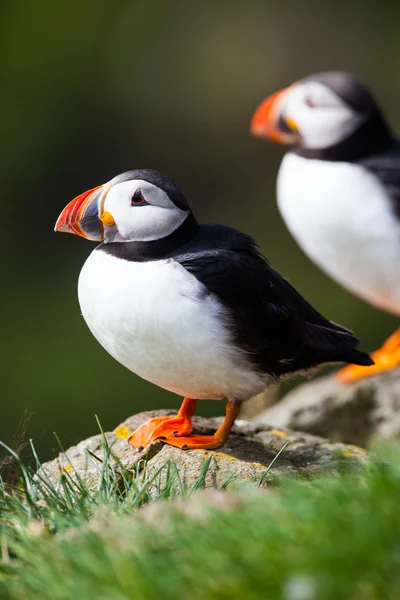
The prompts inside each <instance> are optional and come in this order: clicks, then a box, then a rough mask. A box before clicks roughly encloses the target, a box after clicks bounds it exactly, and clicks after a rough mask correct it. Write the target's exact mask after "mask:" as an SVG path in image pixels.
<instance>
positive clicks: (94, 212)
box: [54, 184, 111, 242]
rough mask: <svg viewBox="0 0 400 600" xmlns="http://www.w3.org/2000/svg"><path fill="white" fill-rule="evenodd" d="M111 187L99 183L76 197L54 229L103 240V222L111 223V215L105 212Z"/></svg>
mask: <svg viewBox="0 0 400 600" xmlns="http://www.w3.org/2000/svg"><path fill="white" fill-rule="evenodd" d="M110 187H111V186H110V184H105V185H99V186H98V187H95V188H93V189H91V190H88V191H87V192H84V193H83V194H80V196H77V197H76V198H74V199H73V200H72V201H71V202H70V203H69V204H67V206H66V207H65V208H64V210H63V211H62V213H61V214H60V216H59V217H58V219H57V222H56V224H55V227H54V231H64V232H66V233H74V234H75V235H80V236H81V237H84V238H86V239H87V240H92V241H94V242H101V241H102V240H103V239H104V226H103V222H104V223H105V224H107V225H109V224H111V222H110V217H111V215H110V214H109V213H103V206H104V201H105V198H106V196H107V193H108V191H109V189H110ZM104 216H106V219H104ZM107 218H108V222H107Z"/></svg>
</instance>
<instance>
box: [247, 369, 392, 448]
mask: <svg viewBox="0 0 400 600" xmlns="http://www.w3.org/2000/svg"><path fill="white" fill-rule="evenodd" d="M254 422H255V423H257V425H259V426H260V427H261V426H263V427H264V426H266V424H269V425H271V426H274V427H289V428H293V429H296V430H299V431H304V432H307V433H311V434H315V435H321V436H323V437H326V438H329V439H330V440H334V441H341V442H345V443H352V444H357V445H360V446H367V445H368V444H369V443H370V442H371V441H372V440H373V439H375V438H382V439H390V438H399V437H400V369H394V370H392V371H388V372H386V373H382V374H380V375H376V376H374V377H367V378H365V379H362V380H360V381H358V382H355V383H353V384H350V385H345V384H341V383H339V382H338V381H337V380H336V379H335V378H334V377H332V376H327V377H321V378H319V379H316V380H314V381H312V382H311V383H305V384H302V385H300V386H298V387H296V388H295V389H294V390H292V391H291V392H289V393H288V394H287V395H286V396H285V397H284V398H283V399H282V400H281V401H280V402H279V403H278V404H276V405H274V406H273V407H270V408H268V409H266V410H264V411H263V412H261V413H260V414H259V415H257V416H256V417H255V418H254Z"/></svg>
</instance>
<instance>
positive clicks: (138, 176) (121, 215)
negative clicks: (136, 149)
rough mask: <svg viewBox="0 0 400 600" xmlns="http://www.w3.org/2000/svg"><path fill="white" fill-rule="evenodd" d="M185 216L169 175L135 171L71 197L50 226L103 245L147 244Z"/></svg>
mask: <svg viewBox="0 0 400 600" xmlns="http://www.w3.org/2000/svg"><path fill="white" fill-rule="evenodd" d="M191 214H192V213H191V210H190V207H189V204H188V203H187V201H186V198H185V196H184V195H183V194H182V192H181V190H180V189H179V188H178V187H177V186H176V185H175V183H174V182H173V181H172V180H171V179H169V177H167V176H166V175H163V174H162V173H159V172H157V171H152V170H151V169H137V170H136V171H128V172H126V173H122V175H118V176H117V177H114V179H112V180H111V181H110V182H108V183H106V184H104V185H101V186H99V187H96V188H93V189H91V190H89V191H88V192H84V193H83V194H81V195H80V196H78V197H77V198H75V199H74V200H72V202H70V203H69V204H68V205H67V206H66V207H65V208H64V210H63V211H62V213H61V214H60V216H59V217H58V220H57V223H56V226H55V230H56V231H66V232H68V233H75V234H77V235H80V236H82V237H85V238H87V239H90V240H93V241H102V240H103V239H104V241H105V242H106V243H107V242H123V241H135V242H148V241H153V240H159V239H161V238H165V237H167V236H169V235H170V234H171V233H173V232H174V231H175V230H176V229H177V228H178V227H179V226H180V225H182V224H183V223H184V221H186V219H187V218H188V217H189V215H191Z"/></svg>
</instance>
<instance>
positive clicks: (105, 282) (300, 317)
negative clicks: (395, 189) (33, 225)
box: [55, 169, 372, 449]
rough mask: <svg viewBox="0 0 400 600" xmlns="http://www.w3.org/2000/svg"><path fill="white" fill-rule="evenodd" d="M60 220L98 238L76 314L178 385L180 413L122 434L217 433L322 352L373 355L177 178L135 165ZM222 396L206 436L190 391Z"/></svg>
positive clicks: (136, 367)
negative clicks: (211, 216)
mask: <svg viewBox="0 0 400 600" xmlns="http://www.w3.org/2000/svg"><path fill="white" fill-rule="evenodd" d="M55 230H56V231H66V232H70V233H75V234H77V235H80V236H82V237H85V238H87V239H89V240H93V241H99V242H100V241H103V240H104V241H103V243H102V244H100V245H98V246H97V247H96V248H95V250H94V251H93V252H92V253H91V254H90V256H89V258H88V259H87V261H86V262H85V264H84V266H83V268H82V271H81V273H80V276H79V284H78V296H79V303H80V306H81V310H82V314H83V317H84V319H85V321H86V323H87V325H88V326H89V329H90V330H91V332H92V333H93V335H94V337H95V338H96V339H97V340H98V342H100V344H101V345H102V346H103V347H104V348H105V349H106V350H107V351H108V352H109V353H110V354H111V356H113V357H114V358H115V359H116V360H117V361H119V362H120V363H121V364H123V365H124V366H125V367H127V368H128V369H130V370H131V371H133V372H134V373H136V374H137V375H139V376H140V377H143V378H144V379H146V380H148V381H151V382H152V383H154V384H156V385H158V386H160V387H162V388H164V389H166V390H170V391H172V392H175V393H176V394H180V395H182V396H184V398H185V399H184V401H183V404H182V406H181V408H180V410H179V412H178V414H177V416H176V417H162V418H156V419H151V420H150V421H149V422H148V423H146V424H145V425H142V426H141V427H140V428H139V429H137V430H136V431H135V432H134V433H133V434H132V435H131V437H130V443H131V444H132V445H133V446H134V447H135V448H137V449H141V448H143V447H145V446H146V445H148V444H149V443H150V442H152V441H153V440H155V439H162V440H163V441H164V442H165V443H168V444H171V445H173V446H177V447H179V448H183V449H189V448H218V447H219V446H221V445H223V443H224V442H225V440H226V438H227V437H228V435H229V432H230V429H231V427H232V425H233V422H234V420H235V418H236V416H237V415H238V413H239V409H240V405H241V403H242V402H243V401H245V400H248V399H249V398H251V397H252V396H254V395H256V394H258V393H260V392H261V391H263V390H264V389H265V388H266V387H267V386H268V384H269V383H271V382H272V381H274V380H275V379H279V378H280V377H283V376H287V375H290V374H293V373H296V372H299V371H301V370H305V369H309V368H311V367H315V366H316V365H319V364H321V363H324V362H334V361H347V362H354V363H358V364H360V365H369V364H371V363H372V361H371V359H370V357H369V356H368V355H367V354H364V353H363V352H360V351H358V350H356V348H357V346H358V343H359V342H358V340H357V339H356V338H355V337H354V335H353V334H352V333H351V332H350V331H348V330H347V329H345V328H344V327H341V326H340V325H336V324H335V323H332V322H331V321H328V320H327V319H325V318H324V317H323V316H322V315H320V314H319V313H318V312H317V311H316V310H315V309H314V308H313V307H312V306H311V305H310V304H308V302H306V300H304V298H303V297H302V296H300V294H298V293H297V292H296V290H294V289H293V287H292V286H291V285H290V284H289V283H288V282H287V281H285V280H284V279H283V278H282V277H281V276H280V275H279V274H278V273H276V271H274V270H273V269H272V268H271V267H270V266H269V264H268V262H267V261H266V260H265V259H264V258H263V257H262V256H261V255H260V253H259V251H258V250H257V247H256V244H255V242H254V240H253V239H252V238H251V237H249V236H248V235H245V234H243V233H240V232H239V231H236V230H234V229H231V228H230V227H225V226H223V225H199V224H198V222H197V221H196V219H195V217H194V215H193V213H192V211H191V209H190V207H189V204H188V203H187V201H186V199H185V197H184V195H183V194H182V192H181V191H180V190H179V188H178V187H177V186H176V185H175V184H174V183H173V181H171V179H169V178H168V177H166V176H165V175H162V174H161V173H158V172H156V171H152V170H149V169H139V170H136V171H129V172H127V173H123V174H122V175H118V176H117V177H115V178H114V179H112V180H111V181H110V182H109V183H106V184H105V185H102V186H99V187H96V188H93V189H91V190H89V191H88V192H85V193H84V194H81V195H80V196H78V197H77V198H75V199H74V200H72V202H70V203H69V204H68V205H67V206H66V208H65V209H64V210H63V211H62V213H61V215H60V216H59V218H58V220H57V223H56V226H55ZM223 398H227V400H228V402H227V405H226V406H227V407H226V416H225V420H224V422H223V424H222V425H221V427H220V428H219V429H218V430H217V431H216V433H215V434H214V435H212V436H199V435H193V434H192V433H191V432H192V424H191V417H192V415H193V413H194V409H195V405H196V401H197V400H198V399H223Z"/></svg>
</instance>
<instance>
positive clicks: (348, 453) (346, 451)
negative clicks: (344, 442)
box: [343, 448, 357, 458]
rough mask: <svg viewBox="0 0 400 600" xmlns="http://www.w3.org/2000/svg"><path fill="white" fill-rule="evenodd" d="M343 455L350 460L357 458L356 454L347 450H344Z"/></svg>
mask: <svg viewBox="0 0 400 600" xmlns="http://www.w3.org/2000/svg"><path fill="white" fill-rule="evenodd" d="M343 454H344V455H345V456H347V457H348V458H353V457H354V456H357V454H356V453H355V452H352V451H351V450H348V449H347V448H345V449H344V450H343Z"/></svg>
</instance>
